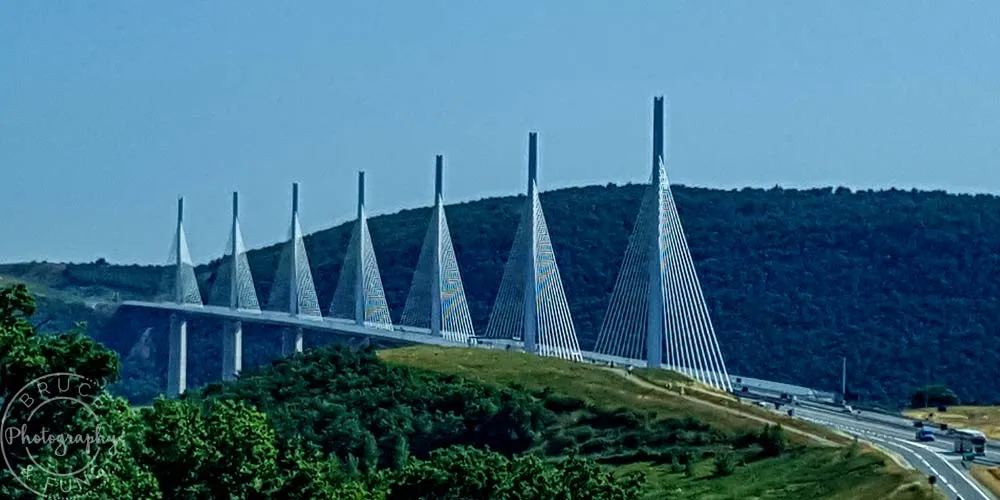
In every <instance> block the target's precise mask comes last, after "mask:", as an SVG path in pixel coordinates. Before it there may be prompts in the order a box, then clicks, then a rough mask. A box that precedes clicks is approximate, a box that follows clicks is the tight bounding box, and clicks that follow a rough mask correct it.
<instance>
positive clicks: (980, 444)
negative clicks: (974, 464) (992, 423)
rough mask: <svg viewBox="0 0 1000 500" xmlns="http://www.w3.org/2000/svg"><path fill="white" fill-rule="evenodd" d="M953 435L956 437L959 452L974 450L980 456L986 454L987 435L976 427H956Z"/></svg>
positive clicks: (956, 447) (956, 446)
mask: <svg viewBox="0 0 1000 500" xmlns="http://www.w3.org/2000/svg"><path fill="white" fill-rule="evenodd" d="M951 435H952V437H953V438H954V439H955V451H956V452H958V453H968V452H972V453H974V454H976V455H979V456H984V455H986V435H985V434H983V433H982V432H981V431H977V430H975V429H955V432H953V433H952V434H951Z"/></svg>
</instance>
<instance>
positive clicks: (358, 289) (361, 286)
mask: <svg viewBox="0 0 1000 500" xmlns="http://www.w3.org/2000/svg"><path fill="white" fill-rule="evenodd" d="M365 226H366V224H365V173H364V172H363V171H361V172H358V222H357V224H355V227H356V228H357V231H358V242H359V243H363V242H364V241H365ZM357 252H358V254H357V256H356V257H357V261H356V263H355V264H354V265H355V266H356V269H355V273H357V274H356V275H357V277H358V279H357V280H355V282H354V322H355V323H357V325H358V326H364V325H365V245H364V244H359V245H358V246H357Z"/></svg>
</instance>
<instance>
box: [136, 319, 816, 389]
mask: <svg viewBox="0 0 1000 500" xmlns="http://www.w3.org/2000/svg"><path fill="white" fill-rule="evenodd" d="M121 305H123V306H127V307H138V308H143V309H158V310H164V311H171V312H177V313H182V314H184V315H185V316H207V317H213V318H220V319H228V320H232V321H248V322H251V323H262V324H267V325H274V326H284V327H301V328H304V329H308V330H313V331H320V332H330V333H338V334H347V335H358V336H365V337H375V338H379V339H385V340H394V341H398V342H409V343H414V344H426V345H436V346H443V347H470V346H471V347H480V348H485V349H506V348H511V349H518V350H520V349H522V348H523V344H522V343H521V342H519V341H516V340H502V339H488V338H482V337H478V338H473V339H470V341H469V342H468V343H464V342H456V341H453V340H448V339H446V338H443V337H439V336H436V335H433V334H431V331H430V329H429V328H418V327H410V326H400V325H393V329H392V330H386V329H384V328H376V327H373V326H360V325H358V324H356V323H355V322H354V321H353V320H348V319H340V318H325V317H324V318H311V317H308V316H293V315H291V314H288V313H281V312H274V311H252V310H245V309H230V308H228V307H222V306H199V305H190V304H175V303H170V302H147V301H139V300H126V301H124V302H122V303H121ZM581 354H582V355H583V359H584V360H585V361H589V362H592V363H614V364H616V365H619V366H634V367H636V368H644V367H645V366H646V361H645V360H638V359H629V358H622V357H618V356H610V355H607V354H601V353H596V352H590V351H581ZM664 368H666V369H672V368H671V367H667V366H665V367H664ZM675 371H678V372H681V373H686V374H688V375H693V374H691V373H687V372H689V371H690V370H685V369H676V370H675ZM737 378H740V379H741V382H742V385H745V386H748V387H752V388H756V389H758V390H763V391H767V392H775V393H778V392H784V393H789V394H795V395H798V396H800V397H816V396H817V392H818V391H815V390H813V389H810V388H807V387H800V386H794V385H789V384H782V383H778V382H771V381H767V380H761V379H754V378H750V377H741V376H739V375H734V374H730V375H729V379H730V382H731V383H733V384H736V380H737Z"/></svg>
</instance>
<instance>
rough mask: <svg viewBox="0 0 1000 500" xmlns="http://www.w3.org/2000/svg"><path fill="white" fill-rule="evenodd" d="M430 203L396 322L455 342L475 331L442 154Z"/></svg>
mask: <svg viewBox="0 0 1000 500" xmlns="http://www.w3.org/2000/svg"><path fill="white" fill-rule="evenodd" d="M434 178H435V182H434V206H433V208H432V209H431V218H430V221H428V224H427V234H426V236H424V243H423V245H422V246H421V247H420V257H419V258H418V259H417V267H416V268H415V269H414V271H413V282H412V284H411V285H410V292H409V293H408V294H407V295H406V305H405V306H404V307H403V315H402V317H401V318H400V323H401V324H403V325H407V326H415V327H418V328H429V329H430V331H431V335H440V336H441V337H443V338H446V339H449V340H453V341H455V342H463V343H464V342H468V340H469V338H471V337H474V336H475V335H476V332H475V329H474V328H473V326H472V315H470V314H469V303H468V301H467V300H466V298H465V287H464V286H463V285H462V274H461V273H460V272H459V270H458V260H457V259H456V257H455V247H454V246H453V245H452V242H451V231H450V230H449V229H448V218H447V217H446V216H445V211H444V196H443V194H442V191H443V183H444V157H443V156H441V155H438V156H437V158H436V159H435V175H434Z"/></svg>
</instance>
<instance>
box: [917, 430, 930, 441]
mask: <svg viewBox="0 0 1000 500" xmlns="http://www.w3.org/2000/svg"><path fill="white" fill-rule="evenodd" d="M916 440H917V441H934V430H933V429H928V428H926V427H921V428H920V429H919V430H917V436H916Z"/></svg>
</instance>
